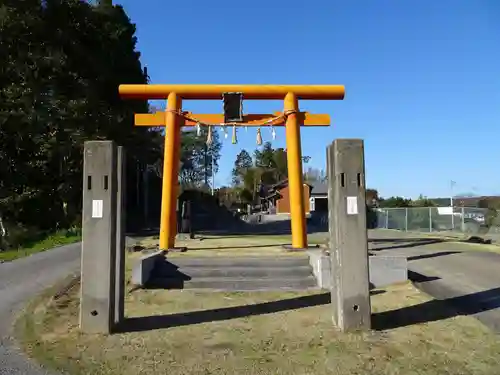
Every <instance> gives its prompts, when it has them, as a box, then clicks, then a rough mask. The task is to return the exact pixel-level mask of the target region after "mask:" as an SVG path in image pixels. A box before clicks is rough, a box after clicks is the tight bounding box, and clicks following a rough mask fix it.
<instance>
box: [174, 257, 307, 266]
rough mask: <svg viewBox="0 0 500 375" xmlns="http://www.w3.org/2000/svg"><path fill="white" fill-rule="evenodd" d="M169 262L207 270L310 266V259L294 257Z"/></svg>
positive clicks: (188, 258) (186, 259)
mask: <svg viewBox="0 0 500 375" xmlns="http://www.w3.org/2000/svg"><path fill="white" fill-rule="evenodd" d="M167 261H169V262H170V263H172V264H174V265H176V266H177V267H179V268H194V267H207V268H223V267H239V268H249V267H271V268H277V267H285V268H293V267H301V266H308V265H309V259H308V258H307V257H306V256H304V257H302V256H294V257H213V258H209V257H200V258H194V257H185V258H176V257H175V258H174V257H172V258H169V257H168V256H167Z"/></svg>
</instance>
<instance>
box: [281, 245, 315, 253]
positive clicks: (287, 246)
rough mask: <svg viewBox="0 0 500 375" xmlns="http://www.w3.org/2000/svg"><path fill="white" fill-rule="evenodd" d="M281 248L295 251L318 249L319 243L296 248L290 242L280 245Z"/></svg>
mask: <svg viewBox="0 0 500 375" xmlns="http://www.w3.org/2000/svg"><path fill="white" fill-rule="evenodd" d="M282 248H283V249H285V250H286V251H290V252H297V251H309V250H315V249H319V245H311V246H308V247H306V248H300V247H299V248H297V247H293V246H292V245H290V244H286V245H282Z"/></svg>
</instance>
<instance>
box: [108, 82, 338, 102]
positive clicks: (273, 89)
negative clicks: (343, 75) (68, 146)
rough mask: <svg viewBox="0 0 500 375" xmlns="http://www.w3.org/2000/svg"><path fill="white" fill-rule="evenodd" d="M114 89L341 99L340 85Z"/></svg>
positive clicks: (200, 96)
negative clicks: (289, 95)
mask: <svg viewBox="0 0 500 375" xmlns="http://www.w3.org/2000/svg"><path fill="white" fill-rule="evenodd" d="M118 91H119V93H120V96H121V97H122V98H124V99H166V98H167V97H168V95H169V94H170V93H172V92H175V93H176V94H177V95H178V96H179V97H180V98H182V99H195V100H209V99H218V100H220V99H221V98H222V94H223V93H227V92H240V93H242V94H243V97H244V99H245V100H248V99H257V100H259V99H260V100H280V99H284V98H285V96H286V95H287V94H288V93H293V94H295V96H296V97H297V99H299V100H300V99H305V100H342V99H344V95H345V88H344V86H343V85H120V86H119V88H118Z"/></svg>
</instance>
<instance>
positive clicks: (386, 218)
mask: <svg viewBox="0 0 500 375" xmlns="http://www.w3.org/2000/svg"><path fill="white" fill-rule="evenodd" d="M375 212H376V215H377V220H376V228H382V229H398V230H403V231H418V232H447V231H452V232H462V233H469V234H471V235H472V234H478V235H479V234H481V235H494V236H496V237H499V236H500V211H497V210H493V209H488V208H475V207H453V208H452V207H407V208H377V209H375Z"/></svg>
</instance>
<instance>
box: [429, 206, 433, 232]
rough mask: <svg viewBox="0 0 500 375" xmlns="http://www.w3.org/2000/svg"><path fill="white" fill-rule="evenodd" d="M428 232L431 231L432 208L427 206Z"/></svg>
mask: <svg viewBox="0 0 500 375" xmlns="http://www.w3.org/2000/svg"><path fill="white" fill-rule="evenodd" d="M429 232H432V208H431V207H429Z"/></svg>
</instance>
